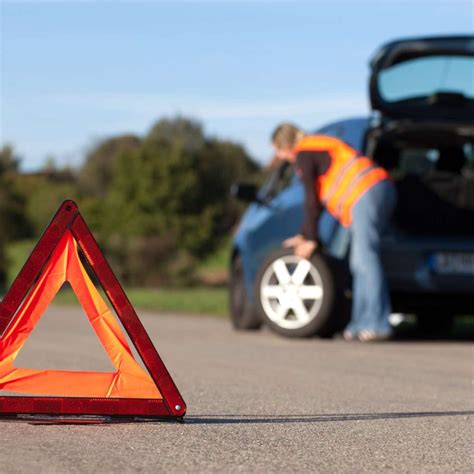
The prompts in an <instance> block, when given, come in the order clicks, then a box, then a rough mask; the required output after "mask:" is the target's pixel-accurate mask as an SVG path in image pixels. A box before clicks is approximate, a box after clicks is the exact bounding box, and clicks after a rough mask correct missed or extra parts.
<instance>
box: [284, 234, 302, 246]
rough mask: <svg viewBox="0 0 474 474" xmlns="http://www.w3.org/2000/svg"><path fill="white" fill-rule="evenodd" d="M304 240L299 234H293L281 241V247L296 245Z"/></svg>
mask: <svg viewBox="0 0 474 474" xmlns="http://www.w3.org/2000/svg"><path fill="white" fill-rule="evenodd" d="M304 241H305V238H304V237H303V236H302V235H301V234H297V235H294V236H293V237H290V238H289V239H286V240H284V241H283V247H285V248H288V247H296V246H297V245H299V244H301V243H302V242H304Z"/></svg>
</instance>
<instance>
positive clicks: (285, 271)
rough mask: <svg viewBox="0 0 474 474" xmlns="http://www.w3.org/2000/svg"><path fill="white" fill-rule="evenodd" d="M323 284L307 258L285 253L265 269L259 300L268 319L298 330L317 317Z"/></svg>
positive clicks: (284, 326)
mask: <svg viewBox="0 0 474 474" xmlns="http://www.w3.org/2000/svg"><path fill="white" fill-rule="evenodd" d="M323 296H324V291H323V283H322V279H321V275H320V273H319V271H318V270H317V269H316V267H315V266H314V265H313V264H312V263H311V262H310V261H309V260H306V259H302V258H300V257H296V256H294V255H286V256H283V257H279V258H277V259H276V260H274V261H273V262H272V263H271V264H270V265H269V266H268V267H267V269H266V270H265V272H264V274H263V277H262V281H261V284H260V299H261V303H262V307H263V310H264V311H265V313H266V315H267V316H268V318H269V319H270V320H271V321H272V322H273V323H275V324H276V325H278V326H280V327H281V328H284V329H299V328H302V327H304V326H306V325H308V324H309V323H310V322H311V321H313V320H314V318H316V317H317V315H318V313H319V310H320V308H321V305H322V302H323Z"/></svg>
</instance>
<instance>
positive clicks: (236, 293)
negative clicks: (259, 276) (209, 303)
mask: <svg viewBox="0 0 474 474" xmlns="http://www.w3.org/2000/svg"><path fill="white" fill-rule="evenodd" d="M229 295H230V317H231V321H232V326H233V327H234V328H235V329H239V330H255V329H260V328H261V326H262V320H261V318H260V316H259V315H258V314H257V312H256V311H255V307H254V305H253V304H252V303H251V302H250V301H249V300H248V298H247V294H246V291H245V285H244V275H243V265H242V259H241V258H240V257H239V256H237V257H235V258H234V260H233V262H232V267H231V271H230V282H229Z"/></svg>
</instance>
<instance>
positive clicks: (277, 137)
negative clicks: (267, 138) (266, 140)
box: [272, 122, 304, 149]
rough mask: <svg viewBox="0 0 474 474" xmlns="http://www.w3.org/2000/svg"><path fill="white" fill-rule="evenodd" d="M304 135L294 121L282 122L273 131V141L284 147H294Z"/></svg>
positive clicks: (276, 144)
mask: <svg viewBox="0 0 474 474" xmlns="http://www.w3.org/2000/svg"><path fill="white" fill-rule="evenodd" d="M303 137H304V132H303V131H302V130H301V129H300V128H298V127H297V126H296V125H294V124H292V123H288V122H285V123H281V124H280V125H278V127H276V128H275V130H274V131H273V133H272V143H273V144H274V145H275V146H276V147H278V148H283V149H288V148H293V147H294V146H295V145H296V143H297V142H299V141H300V140H301V139H302V138H303Z"/></svg>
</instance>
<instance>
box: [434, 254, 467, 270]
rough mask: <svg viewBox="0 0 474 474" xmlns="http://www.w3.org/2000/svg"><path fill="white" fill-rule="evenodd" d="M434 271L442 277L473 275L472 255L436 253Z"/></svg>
mask: <svg viewBox="0 0 474 474" xmlns="http://www.w3.org/2000/svg"><path fill="white" fill-rule="evenodd" d="M434 270H435V272H436V273H440V274H443V275H447V274H451V275H474V253H437V254H435V255H434Z"/></svg>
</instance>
